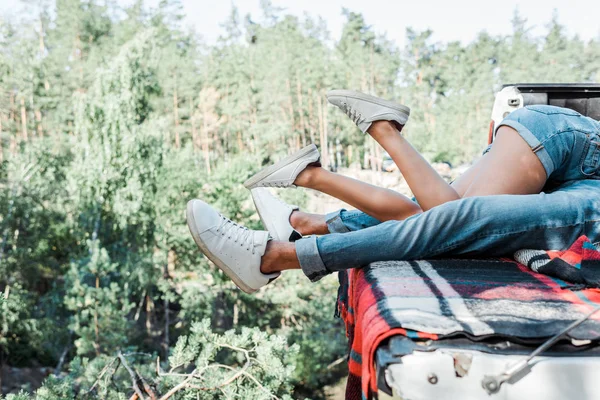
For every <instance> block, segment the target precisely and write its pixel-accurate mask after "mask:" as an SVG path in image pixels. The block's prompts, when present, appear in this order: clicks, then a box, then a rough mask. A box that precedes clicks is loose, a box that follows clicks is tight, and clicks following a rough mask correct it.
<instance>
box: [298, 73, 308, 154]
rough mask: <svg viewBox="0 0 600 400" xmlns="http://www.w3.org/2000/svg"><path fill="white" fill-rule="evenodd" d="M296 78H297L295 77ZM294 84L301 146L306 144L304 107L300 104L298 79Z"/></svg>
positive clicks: (300, 87)
mask: <svg viewBox="0 0 600 400" xmlns="http://www.w3.org/2000/svg"><path fill="white" fill-rule="evenodd" d="M296 79H298V78H296ZM296 82H297V84H296V96H297V97H298V113H299V114H300V138H301V139H302V147H305V146H306V124H305V123H304V108H303V106H302V84H301V83H300V80H299V79H298V80H297V81H296Z"/></svg>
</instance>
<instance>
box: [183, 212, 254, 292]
mask: <svg viewBox="0 0 600 400" xmlns="http://www.w3.org/2000/svg"><path fill="white" fill-rule="evenodd" d="M193 205H194V200H191V201H189V202H188V203H187V208H186V212H185V219H186V221H187V226H188V228H189V230H190V233H191V234H192V237H193V238H194V242H196V244H197V245H198V247H199V248H200V250H202V253H204V255H205V256H206V257H207V258H208V259H209V260H210V261H212V262H213V263H214V264H215V265H216V266H217V267H219V268H220V269H221V271H223V272H225V275H227V276H228V277H229V279H231V280H232V281H233V283H235V284H236V285H237V287H239V288H240V289H242V290H243V291H244V292H245V293H248V294H252V293H254V292H256V291H258V289H252V288H251V287H250V286H248V285H246V284H245V283H244V282H242V280H241V279H240V278H239V277H238V276H237V275H236V274H235V273H234V272H233V271H232V270H231V269H230V268H229V267H228V266H227V265H225V263H224V262H223V261H221V260H220V259H219V257H217V256H215V255H214V254H213V253H211V252H210V251H209V250H208V248H207V247H206V245H205V244H204V242H203V241H202V239H201V238H200V234H199V233H198V231H197V230H196V219H195V218H194V212H193Z"/></svg>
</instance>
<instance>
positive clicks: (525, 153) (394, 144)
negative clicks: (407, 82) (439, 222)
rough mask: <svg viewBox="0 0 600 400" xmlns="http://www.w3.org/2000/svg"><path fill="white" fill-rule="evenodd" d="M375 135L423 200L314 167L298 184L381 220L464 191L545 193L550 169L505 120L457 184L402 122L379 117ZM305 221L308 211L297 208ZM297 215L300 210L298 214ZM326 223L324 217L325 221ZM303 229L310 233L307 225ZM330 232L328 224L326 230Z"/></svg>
mask: <svg viewBox="0 0 600 400" xmlns="http://www.w3.org/2000/svg"><path fill="white" fill-rule="evenodd" d="M369 133H370V134H371V136H372V137H373V138H374V139H375V140H376V141H377V142H378V143H379V144H380V145H381V146H382V147H383V148H384V149H385V150H386V151H387V152H388V153H389V154H390V156H391V157H392V159H393V160H394V162H395V163H396V165H397V166H398V168H399V169H400V171H401V172H402V174H403V176H404V178H405V179H406V181H407V183H408V185H409V187H410V188H411V190H412V192H413V193H414V195H415V198H416V199H417V201H418V203H419V204H418V205H417V204H416V203H415V202H413V201H412V200H410V199H409V198H408V197H406V196H403V195H402V194H400V193H397V192H395V191H393V190H390V189H384V188H379V187H377V186H373V185H370V184H367V183H364V182H361V181H358V180H356V179H352V178H349V177H345V176H342V175H338V174H335V173H332V172H330V171H327V170H326V169H324V168H321V167H308V168H306V169H305V170H304V171H303V172H301V173H300V174H299V175H298V177H297V179H296V181H295V184H296V185H297V186H301V187H306V188H311V189H315V190H318V191H320V192H323V193H326V194H329V195H331V196H333V197H335V198H338V199H340V200H342V201H345V202H346V203H348V204H350V205H352V206H353V207H356V208H357V209H359V210H361V211H363V212H364V213H366V214H369V215H371V216H373V217H374V218H377V219H378V220H380V221H389V220H404V219H406V218H408V217H410V216H411V215H415V214H418V213H420V212H422V211H427V210H429V209H431V208H433V207H436V206H439V205H441V204H444V203H446V202H448V201H453V200H458V199H461V198H464V197H473V196H487V195H498V194H535V193H539V192H540V191H541V189H542V188H543V186H544V184H545V182H546V172H545V170H544V167H543V165H542V163H541V162H540V160H539V159H538V158H537V156H536V155H535V154H534V153H533V152H532V151H531V148H530V147H529V145H528V144H527V143H526V142H525V140H523V139H522V138H521V137H520V135H519V134H518V133H517V131H515V130H514V129H512V128H510V127H507V126H502V127H500V129H499V131H498V135H497V139H496V142H495V143H494V146H493V147H492V149H491V151H490V152H489V153H488V154H486V155H485V156H484V157H481V158H480V159H479V160H478V162H476V163H475V164H474V165H473V166H472V167H471V168H469V169H468V170H467V171H466V172H465V173H464V174H463V175H462V176H461V177H459V178H458V179H457V180H456V181H454V182H453V183H452V184H449V183H447V182H446V181H445V180H444V179H443V178H442V177H441V176H440V175H439V174H438V173H437V172H436V171H435V170H434V169H433V168H432V167H431V165H430V164H429V163H428V162H427V161H426V160H425V159H424V158H423V157H422V156H421V155H420V154H419V153H418V152H417V151H416V150H415V149H414V148H413V147H412V146H411V144H410V143H409V142H408V141H407V140H406V139H405V138H404V137H403V136H402V135H401V134H400V131H399V130H398V129H397V128H396V126H395V125H394V124H392V123H389V122H387V121H378V122H376V123H374V124H373V125H372V126H371V128H370V129H369ZM295 214H296V216H295V217H296V219H297V222H298V224H299V225H302V221H304V220H305V219H306V217H307V216H306V215H301V214H302V213H295ZM293 218H294V216H293ZM321 226H322V227H323V226H324V225H323V223H322V224H321ZM299 231H300V233H303V234H307V233H308V232H307V231H306V230H305V229H304V227H302V226H301V227H300V230H299ZM318 233H326V232H324V229H323V231H322V232H318Z"/></svg>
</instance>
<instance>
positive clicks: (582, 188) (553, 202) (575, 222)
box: [261, 180, 600, 281]
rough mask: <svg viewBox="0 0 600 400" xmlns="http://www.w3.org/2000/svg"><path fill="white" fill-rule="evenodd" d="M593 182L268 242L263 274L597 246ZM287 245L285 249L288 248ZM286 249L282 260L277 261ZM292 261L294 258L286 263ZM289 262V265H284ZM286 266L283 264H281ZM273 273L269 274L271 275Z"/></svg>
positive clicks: (599, 222)
mask: <svg viewBox="0 0 600 400" xmlns="http://www.w3.org/2000/svg"><path fill="white" fill-rule="evenodd" d="M598 193H600V181H598V180H585V181H572V182H569V183H566V184H564V185H563V186H561V187H560V188H558V189H557V190H556V191H554V192H552V193H548V194H546V193H541V194H538V195H517V196H515V195H500V196H486V197H472V198H466V199H461V200H457V201H452V202H449V203H446V204H443V205H441V206H439V207H435V208H433V209H431V210H429V211H427V212H424V213H422V214H418V215H415V216H413V217H410V218H408V219H406V220H404V221H387V222H384V223H381V224H379V225H376V226H372V227H368V228H366V229H362V230H359V231H356V232H348V233H344V234H338V233H332V234H329V235H325V236H322V237H319V238H316V237H314V236H313V237H309V238H305V239H301V240H298V241H297V242H296V243H295V244H292V245H291V246H295V247H290V244H284V243H281V242H275V243H272V244H271V245H270V246H269V248H268V250H267V253H265V255H264V256H263V260H264V262H263V266H262V267H261V269H262V270H263V272H271V271H272V270H277V269H276V268H278V267H277V263H276V262H273V261H274V260H277V259H278V258H279V260H280V261H281V263H280V264H279V265H281V269H287V268H297V267H298V266H300V267H301V268H302V269H303V271H304V273H305V274H306V275H307V276H308V277H309V278H310V279H311V280H313V281H315V280H318V279H320V278H322V277H323V276H324V275H327V274H329V273H331V272H334V271H339V270H343V269H348V268H358V267H361V266H364V265H367V264H369V263H371V262H375V261H385V260H411V259H419V258H428V257H435V256H440V255H479V256H486V257H494V256H504V255H512V254H513V253H514V251H516V250H519V249H523V248H534V249H535V248H537V249H557V250H559V249H566V248H568V246H570V245H571V244H572V243H573V242H574V241H575V240H576V239H577V238H578V237H579V236H580V235H584V234H585V235H587V236H588V237H589V238H590V239H591V240H592V241H599V240H600V196H599V195H598ZM288 247H289V248H288ZM279 250H282V251H283V250H285V251H283V253H285V254H286V255H285V256H283V255H282V256H281V257H279V256H278V251H279ZM293 256H296V257H297V260H293ZM288 258H289V260H288ZM286 260H287V261H286ZM272 268H275V269H272Z"/></svg>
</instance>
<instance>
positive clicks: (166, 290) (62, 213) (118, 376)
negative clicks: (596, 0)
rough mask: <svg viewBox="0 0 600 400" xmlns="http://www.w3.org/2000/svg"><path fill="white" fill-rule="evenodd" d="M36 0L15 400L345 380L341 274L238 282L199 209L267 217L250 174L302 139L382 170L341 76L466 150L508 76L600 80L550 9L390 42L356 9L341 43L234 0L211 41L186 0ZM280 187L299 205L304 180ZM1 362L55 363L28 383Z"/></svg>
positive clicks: (7, 293)
mask: <svg viewBox="0 0 600 400" xmlns="http://www.w3.org/2000/svg"><path fill="white" fill-rule="evenodd" d="M40 4H41V5H34V4H32V3H30V6H29V7H28V13H27V15H23V16H21V17H22V18H21V19H19V21H18V22H16V23H14V22H11V21H8V20H1V21H0V309H1V312H0V391H1V390H2V389H1V388H2V387H4V388H6V387H8V388H9V389H10V391H11V392H12V394H11V395H9V397H8V398H11V399H25V398H31V397H34V398H38V399H58V398H61V399H63V398H64V399H69V398H86V397H87V398H93V397H100V398H115V399H116V398H119V399H120V398H129V397H131V395H132V394H133V393H134V390H136V385H137V387H138V389H139V390H143V391H146V393H148V390H152V391H155V392H156V393H160V394H161V395H165V394H166V393H168V392H169V391H170V390H172V389H174V388H176V387H177V386H178V385H180V384H181V383H182V382H184V381H185V380H186V379H191V380H190V381H189V382H188V383H190V382H192V381H193V382H194V383H193V385H195V386H198V387H200V386H201V387H202V388H203V389H198V388H194V387H192V386H185V385H184V386H185V387H184V386H181V389H180V390H177V391H176V392H175V394H174V397H173V398H182V399H184V398H219V397H225V396H229V397H233V398H271V397H274V396H277V397H279V398H285V397H286V396H292V395H293V396H294V397H296V398H297V397H311V398H323V397H324V396H325V394H324V391H323V387H324V386H325V385H328V384H331V383H333V382H335V381H336V379H338V378H339V377H340V376H341V375H343V374H344V373H345V369H344V363H342V362H340V361H341V360H343V357H344V356H345V351H346V346H345V337H344V329H343V327H342V325H341V322H340V321H339V320H337V319H334V318H333V313H334V303H335V291H336V287H337V282H336V281H335V279H334V278H333V277H330V278H327V279H324V280H322V281H320V282H319V283H317V284H312V283H310V282H308V280H306V278H305V277H303V276H302V275H300V274H294V273H289V274H285V275H284V276H282V277H281V278H280V279H278V280H276V281H275V282H273V284H271V285H269V287H268V288H266V289H264V290H261V291H259V293H257V294H256V295H253V296H248V295H245V294H243V293H241V292H240V291H239V290H237V289H236V288H235V286H234V285H233V284H232V283H231V282H230V280H229V279H227V278H226V277H225V276H224V275H223V273H222V272H221V271H220V270H218V269H217V268H215V267H214V266H213V265H211V264H210V263H208V261H207V260H206V259H205V258H204V257H202V256H201V255H200V254H199V252H198V251H197V248H196V246H195V244H194V242H193V240H191V238H190V236H189V233H188V230H187V227H186V225H185V218H184V208H185V203H186V201H187V200H189V199H191V198H202V199H204V200H206V201H207V202H209V203H211V204H214V205H215V207H217V208H218V209H219V210H220V211H222V212H223V213H224V214H226V215H228V216H230V217H232V218H233V219H235V220H237V221H240V222H241V223H243V224H246V225H248V226H250V227H252V228H260V227H261V225H260V222H259V219H258V218H257V216H256V215H255V212H254V209H253V206H252V203H251V200H250V198H249V196H248V192H247V191H246V190H245V189H244V188H243V186H242V185H241V183H242V182H243V181H245V180H246V179H247V178H248V177H249V176H251V175H252V174H253V173H255V172H256V171H257V170H258V169H259V168H261V167H262V166H264V165H267V164H269V163H272V162H273V161H275V160H277V159H279V158H280V157H282V156H285V155H286V154H288V153H290V152H292V151H295V150H297V149H298V148H300V147H302V146H305V145H306V144H308V143H311V142H312V143H316V144H318V145H319V147H320V149H321V152H322V156H323V157H322V162H323V164H324V165H325V166H327V167H329V168H331V169H335V168H337V167H338V166H345V165H349V164H356V163H358V164H359V165H362V167H363V168H373V169H378V168H381V162H380V160H381V158H382V154H381V149H380V148H379V147H378V146H377V145H376V144H375V142H374V141H373V140H371V139H370V138H368V136H365V135H363V134H362V133H360V131H358V130H357V129H356V127H355V126H354V125H353V124H352V122H351V121H349V120H348V118H346V117H345V116H344V115H343V114H342V113H340V112H337V111H336V110H334V109H333V108H332V107H330V106H329V105H327V102H326V100H325V93H326V91H327V90H329V89H331V88H349V89H358V90H362V91H365V92H369V93H372V94H376V95H380V96H384V97H386V98H390V99H396V100H398V101H400V102H402V103H405V104H408V105H409V106H410V107H411V108H412V113H411V119H410V121H409V123H408V125H407V126H406V128H405V130H404V134H405V135H406V136H407V137H408V138H409V139H410V140H411V142H412V143H413V144H414V145H415V146H416V147H417V148H418V149H419V150H421V151H423V152H424V153H425V155H426V156H427V157H428V158H429V159H431V160H435V161H446V162H451V163H461V162H469V161H470V160H471V159H472V158H473V157H474V156H475V155H476V154H478V152H479V151H480V150H481V149H482V148H483V147H484V144H485V140H486V138H487V135H486V130H487V126H488V122H489V113H490V108H491V105H492V101H493V94H494V92H495V91H497V90H498V89H499V88H500V87H501V85H502V84H505V83H510V82H515V81H529V82H540V81H544V82H565V81H576V82H591V81H597V80H598V79H599V78H600V43H599V42H598V41H597V40H592V41H589V42H587V43H584V42H583V41H581V40H580V39H579V38H577V37H573V38H572V37H568V36H567V35H566V34H565V32H564V29H563V27H562V26H561V25H560V24H558V22H557V18H556V17H555V18H554V19H553V20H552V21H550V23H549V25H548V33H547V35H546V36H544V37H533V36H532V35H531V34H530V32H529V28H528V25H527V21H526V20H524V19H523V18H522V17H521V16H519V15H518V14H515V16H514V18H513V21H512V23H513V33H512V34H511V35H507V36H491V35H488V34H485V33H482V34H480V35H479V36H478V37H477V39H476V40H474V41H472V42H471V43H468V44H462V43H458V42H451V43H435V42H433V41H432V32H431V31H422V32H420V31H416V30H413V29H410V28H407V31H406V35H407V42H406V45H405V46H404V47H403V48H398V47H397V46H396V44H394V43H392V42H390V41H389V40H387V39H386V38H385V37H382V36H380V35H377V34H375V29H374V28H373V27H371V26H369V25H368V23H367V21H366V20H365V18H364V17H363V16H362V15H361V14H359V13H355V12H352V11H350V10H343V13H344V15H345V17H346V19H347V21H346V24H345V25H344V27H343V30H342V35H341V38H340V40H339V41H333V40H332V39H331V37H330V33H329V31H328V30H327V27H326V24H325V23H324V21H322V20H320V19H315V18H310V17H305V18H302V19H300V18H298V17H295V16H291V15H286V14H285V13H284V12H282V11H281V10H279V9H277V8H276V7H274V6H273V5H272V4H271V3H270V2H269V1H263V2H262V3H261V4H262V6H263V13H262V14H263V15H262V16H261V17H260V18H255V17H254V16H246V17H245V18H243V19H242V18H240V16H239V14H238V12H237V10H236V9H235V8H233V9H232V13H231V15H230V17H229V18H228V20H227V21H226V22H225V24H224V25H223V26H224V28H225V29H224V33H223V35H222V36H221V37H220V38H219V40H218V41H217V42H216V43H214V44H207V43H204V42H203V41H202V40H201V39H200V38H198V37H197V36H196V35H195V34H193V33H192V32H189V31H186V30H184V29H182V28H181V26H182V23H181V20H182V12H181V5H180V4H179V3H178V2H177V1H176V0H168V1H161V2H160V4H159V6H158V7H157V8H156V9H154V10H151V11H150V10H148V9H147V8H146V7H145V6H144V4H143V2H142V1H136V2H133V4H132V5H131V6H129V7H126V8H122V7H119V6H118V5H116V4H115V2H103V1H97V0H85V1H84V0H56V2H55V4H53V6H52V9H50V8H48V7H47V6H44V5H43V4H44V3H43V2H40ZM280 194H281V195H282V196H283V197H284V198H285V199H287V200H288V201H290V202H292V203H294V204H298V205H300V206H301V207H304V206H305V205H306V204H307V198H308V195H307V194H306V192H303V191H282V192H281V193H280ZM194 321H202V322H194ZM288 343H289V344H288ZM158 357H160V360H162V361H161V362H159V364H158V367H159V369H158V371H157V365H156V362H155V361H156V359H157V358H158ZM167 360H169V362H168V363H167ZM248 360H250V362H248ZM5 365H10V366H13V367H25V366H33V367H36V366H40V365H41V366H44V367H50V368H51V369H52V370H54V372H55V373H53V374H51V375H50V376H49V377H48V378H47V380H46V382H45V384H44V385H43V386H42V387H41V388H37V390H36V388H31V387H27V386H24V387H23V389H24V391H23V392H22V393H21V394H16V393H17V392H18V391H19V389H20V387H18V386H7V385H9V384H10V382H7V381H6V380H2V372H1V371H3V369H2V367H3V366H5ZM126 366H127V367H129V369H130V370H131V371H133V374H134V377H135V379H134V381H135V382H136V383H135V384H134V382H133V381H132V378H131V375H130V373H129V370H128V368H126ZM194 370H195V372H194V373H193V374H192V371H194ZM165 371H166V372H165ZM169 371H170V372H169ZM236 374H237V375H236ZM196 375H198V376H196ZM190 377H191V378H190ZM109 378H110V379H109ZM144 382H145V384H147V387H146V386H145V384H144ZM223 383H226V384H225V385H223ZM207 388H212V389H211V390H207ZM4 390H6V389H4Z"/></svg>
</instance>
